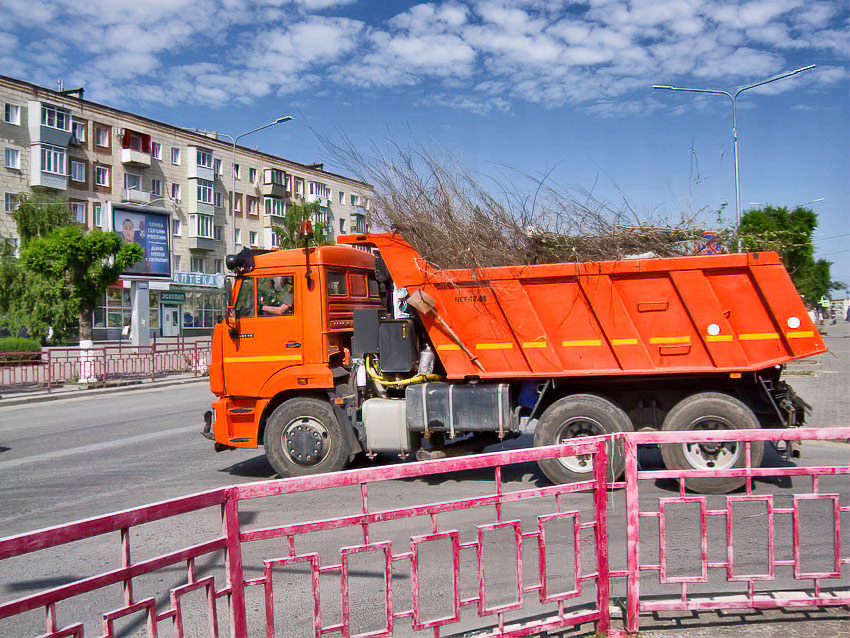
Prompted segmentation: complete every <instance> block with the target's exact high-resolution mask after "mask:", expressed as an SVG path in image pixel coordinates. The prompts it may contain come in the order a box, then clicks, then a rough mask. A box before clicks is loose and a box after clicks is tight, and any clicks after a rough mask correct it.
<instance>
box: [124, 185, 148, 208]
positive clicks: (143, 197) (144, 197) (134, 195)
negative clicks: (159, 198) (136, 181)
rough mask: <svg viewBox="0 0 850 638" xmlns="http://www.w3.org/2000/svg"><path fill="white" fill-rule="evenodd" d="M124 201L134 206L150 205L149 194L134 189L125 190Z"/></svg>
mask: <svg viewBox="0 0 850 638" xmlns="http://www.w3.org/2000/svg"><path fill="white" fill-rule="evenodd" d="M124 201H125V202H132V203H134V204H150V203H151V194H150V193H149V192H148V191H143V190H138V189H136V188H125V189H124Z"/></svg>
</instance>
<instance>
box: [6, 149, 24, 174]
mask: <svg viewBox="0 0 850 638" xmlns="http://www.w3.org/2000/svg"><path fill="white" fill-rule="evenodd" d="M6 168H16V169H18V170H21V152H20V151H19V150H18V149H16V148H7V149H6Z"/></svg>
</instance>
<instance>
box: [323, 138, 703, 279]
mask: <svg viewBox="0 0 850 638" xmlns="http://www.w3.org/2000/svg"><path fill="white" fill-rule="evenodd" d="M322 141H323V142H324V144H325V148H326V149H327V150H328V151H329V152H330V154H331V155H332V157H333V159H334V160H335V162H334V163H335V164H339V165H341V167H342V168H343V169H344V170H346V171H348V172H350V173H353V174H355V175H357V176H358V178H360V179H361V180H363V181H365V182H369V183H370V184H372V186H373V188H374V193H375V198H374V204H375V206H374V207H373V210H372V211H371V212H370V225H371V228H372V230H376V231H377V230H393V231H397V232H398V233H400V234H401V235H402V237H404V239H405V240H406V241H407V242H408V243H410V244H411V245H412V246H413V248H415V249H416V250H417V252H419V254H421V255H422V256H423V257H425V259H427V260H428V261H429V262H431V263H433V264H435V265H436V266H438V267H441V268H479V267H486V266H501V265H521V264H541V263H556V262H586V261H601V260H615V259H625V258H629V257H636V256H641V257H653V256H657V257H665V256H675V255H684V254H691V253H692V252H693V250H694V245H695V243H696V241H697V240H699V238H700V237H701V236H702V235H703V229H702V228H700V227H698V226H697V225H696V224H695V223H694V220H693V218H687V219H686V218H684V217H683V218H682V219H680V220H678V221H677V222H676V223H674V224H670V223H669V222H666V221H659V220H653V219H647V218H646V217H645V216H641V217H639V216H638V215H637V213H636V212H635V211H634V210H632V208H631V206H629V204H628V202H627V201H626V200H625V198H623V202H622V203H621V204H619V205H618V206H614V205H611V204H609V203H606V202H604V201H599V200H598V199H597V198H596V197H594V196H593V194H592V192H585V191H582V192H581V193H580V194H579V195H575V194H569V193H568V191H567V190H566V189H563V188H560V187H559V186H558V185H556V184H554V183H553V182H552V181H551V180H550V179H549V177H548V176H543V177H540V178H537V177H533V176H530V175H527V174H523V173H520V172H517V171H512V170H509V169H505V170H504V171H503V172H504V174H505V175H506V176H507V177H506V178H505V179H503V180H492V186H489V187H485V185H484V184H483V180H482V179H479V178H476V177H474V176H473V175H472V174H471V173H470V172H469V171H468V170H466V169H465V167H464V166H462V164H461V163H460V162H458V161H457V160H456V159H454V158H453V157H450V156H447V155H446V154H442V153H441V154H436V153H432V152H429V151H427V150H423V149H417V150H413V151H411V150H407V149H404V148H401V147H399V146H395V145H391V146H390V147H389V149H388V150H384V149H373V151H371V152H370V155H369V156H367V155H366V154H364V153H363V152H361V151H360V150H358V149H357V148H356V147H355V146H354V144H353V143H351V142H350V140H348V139H347V138H345V137H344V136H343V141H342V142H341V143H337V142H331V141H329V140H328V139H326V138H324V139H323V140H322ZM487 182H488V183H490V182H491V180H489V179H488V180H487ZM520 182H521V183H522V187H523V188H520V187H519V186H518V183H520ZM505 184H508V186H506V185H505Z"/></svg>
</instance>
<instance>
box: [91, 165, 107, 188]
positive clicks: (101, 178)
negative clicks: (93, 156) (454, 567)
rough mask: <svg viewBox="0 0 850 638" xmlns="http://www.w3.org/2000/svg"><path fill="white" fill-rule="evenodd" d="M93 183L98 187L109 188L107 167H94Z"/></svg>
mask: <svg viewBox="0 0 850 638" xmlns="http://www.w3.org/2000/svg"><path fill="white" fill-rule="evenodd" d="M94 183H95V184H97V185H98V186H105V187H107V188H108V187H109V185H110V184H109V167H108V166H95V167H94Z"/></svg>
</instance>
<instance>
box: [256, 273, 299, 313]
mask: <svg viewBox="0 0 850 638" xmlns="http://www.w3.org/2000/svg"><path fill="white" fill-rule="evenodd" d="M294 291H295V278H294V277H258V278H257V314H258V315H259V316H260V317H280V316H283V315H291V314H293V313H294V312H295V296H294V294H293V293H294Z"/></svg>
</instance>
